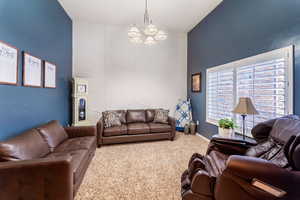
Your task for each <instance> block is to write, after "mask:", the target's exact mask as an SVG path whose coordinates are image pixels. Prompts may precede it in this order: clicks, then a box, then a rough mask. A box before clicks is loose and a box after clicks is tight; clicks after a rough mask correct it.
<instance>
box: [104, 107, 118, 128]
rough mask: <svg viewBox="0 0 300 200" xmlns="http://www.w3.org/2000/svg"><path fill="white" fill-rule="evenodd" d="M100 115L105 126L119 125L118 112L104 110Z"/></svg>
mask: <svg viewBox="0 0 300 200" xmlns="http://www.w3.org/2000/svg"><path fill="white" fill-rule="evenodd" d="M102 116H103V121H104V127H105V128H110V127H114V126H121V120H120V114H119V113H117V112H116V111H105V112H103V113H102Z"/></svg>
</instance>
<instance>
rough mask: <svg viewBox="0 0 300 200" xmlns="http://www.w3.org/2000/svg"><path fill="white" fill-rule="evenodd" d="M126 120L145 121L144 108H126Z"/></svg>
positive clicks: (129, 121) (130, 121)
mask: <svg viewBox="0 0 300 200" xmlns="http://www.w3.org/2000/svg"><path fill="white" fill-rule="evenodd" d="M126 121H127V123H139V122H146V112H145V110H127V115H126Z"/></svg>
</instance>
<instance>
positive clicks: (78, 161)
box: [47, 150, 89, 183]
mask: <svg viewBox="0 0 300 200" xmlns="http://www.w3.org/2000/svg"><path fill="white" fill-rule="evenodd" d="M61 156H71V165H72V168H73V181H74V183H76V182H77V180H78V179H79V177H80V174H81V173H82V170H83V169H84V166H85V165H87V160H88V158H89V154H88V151H87V150H76V151H70V152H53V153H51V154H49V155H48V156H47V158H57V157H61Z"/></svg>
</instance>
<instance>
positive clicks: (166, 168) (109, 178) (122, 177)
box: [76, 133, 208, 200]
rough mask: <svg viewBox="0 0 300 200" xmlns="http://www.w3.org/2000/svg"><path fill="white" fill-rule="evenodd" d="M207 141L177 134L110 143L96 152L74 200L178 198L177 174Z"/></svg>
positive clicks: (161, 199)
mask: <svg viewBox="0 0 300 200" xmlns="http://www.w3.org/2000/svg"><path fill="white" fill-rule="evenodd" d="M207 145H208V143H207V141H205V140H204V139H202V138H201V137H199V136H191V135H189V136H187V135H183V134H181V133H177V135H176V139H175V141H173V142H172V141H167V140H166V141H156V142H145V143H133V144H122V145H110V146H104V147H101V148H100V149H97V152H96V155H95V157H94V159H93V161H92V163H91V165H90V167H89V169H88V171H87V173H86V176H85V178H84V181H83V183H82V185H81V187H80V189H79V191H78V193H77V195H76V200H180V199H181V198H180V177H181V174H182V172H183V171H184V170H185V169H186V168H187V163H188V160H189V158H190V157H191V155H192V154H193V153H194V152H199V153H205V151H206V148H207Z"/></svg>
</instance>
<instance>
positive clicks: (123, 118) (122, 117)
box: [116, 110, 126, 124]
mask: <svg viewBox="0 0 300 200" xmlns="http://www.w3.org/2000/svg"><path fill="white" fill-rule="evenodd" d="M116 112H117V113H118V114H119V119H120V121H121V123H122V124H126V111H125V110H116Z"/></svg>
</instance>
